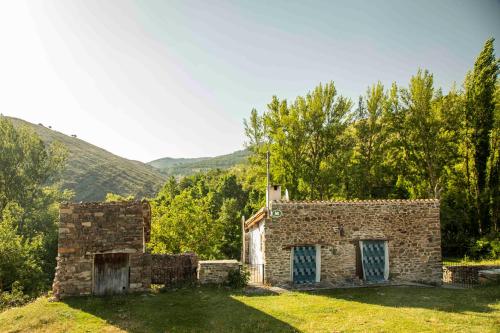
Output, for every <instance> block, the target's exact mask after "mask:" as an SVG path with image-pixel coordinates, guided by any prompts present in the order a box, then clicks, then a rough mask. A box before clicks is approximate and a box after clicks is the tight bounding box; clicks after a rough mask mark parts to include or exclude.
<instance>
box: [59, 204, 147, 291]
mask: <svg viewBox="0 0 500 333" xmlns="http://www.w3.org/2000/svg"><path fill="white" fill-rule="evenodd" d="M150 216H151V211H150V207H149V203H148V202H146V201H144V202H139V201H128V202H111V203H83V204H68V203H63V204H61V206H60V223H59V245H58V256H57V268H56V275H55V278H54V283H53V292H54V296H55V297H56V298H60V297H64V296H72V295H89V294H92V291H93V264H94V255H96V254H106V253H127V254H128V259H129V261H128V262H129V267H130V278H129V289H128V290H130V291H140V290H145V289H148V288H149V286H150V284H151V257H150V255H149V254H146V253H144V252H145V251H144V250H145V243H146V240H148V239H149V233H150V223H151V221H150Z"/></svg>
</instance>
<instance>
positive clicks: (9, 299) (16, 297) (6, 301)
mask: <svg viewBox="0 0 500 333" xmlns="http://www.w3.org/2000/svg"><path fill="white" fill-rule="evenodd" d="M30 299H31V298H30V297H29V296H28V295H25V294H24V293H23V288H22V286H21V283H20V282H19V281H16V282H14V283H13V284H12V290H11V291H4V292H1V293H0V310H4V309H6V308H10V307H13V306H20V305H23V304H25V303H27V302H28V301H29V300H30Z"/></svg>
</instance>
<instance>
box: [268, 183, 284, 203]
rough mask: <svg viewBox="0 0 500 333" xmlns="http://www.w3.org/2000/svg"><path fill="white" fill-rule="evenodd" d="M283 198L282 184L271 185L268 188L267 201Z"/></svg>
mask: <svg viewBox="0 0 500 333" xmlns="http://www.w3.org/2000/svg"><path fill="white" fill-rule="evenodd" d="M278 200H281V185H271V186H269V187H268V189H267V202H271V201H278Z"/></svg>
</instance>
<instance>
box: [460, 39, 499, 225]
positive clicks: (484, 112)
mask: <svg viewBox="0 0 500 333" xmlns="http://www.w3.org/2000/svg"><path fill="white" fill-rule="evenodd" d="M493 42H494V39H493V38H490V39H488V40H487V41H486V43H485V44H484V47H483V50H482V51H481V53H480V54H479V56H478V57H477V59H476V62H475V64H474V69H473V70H472V72H470V73H469V74H468V75H467V77H466V80H465V99H466V126H467V127H468V128H469V131H468V132H469V134H470V141H471V146H472V147H471V148H472V154H473V157H472V158H473V162H474V163H473V172H474V175H475V192H476V193H475V201H476V202H475V204H476V211H477V215H476V218H477V221H478V222H479V230H478V231H479V233H480V234H486V233H488V232H489V231H490V228H491V223H490V222H491V219H490V205H491V203H490V199H491V194H490V193H491V188H490V186H489V184H488V182H489V179H488V178H489V177H490V176H491V175H490V172H489V170H488V160H490V159H491V156H492V155H493V154H494V152H492V145H491V136H492V133H493V128H494V120H495V119H494V114H495V89H496V83H497V76H498V59H496V58H495V54H494V48H493ZM497 185H498V184H497Z"/></svg>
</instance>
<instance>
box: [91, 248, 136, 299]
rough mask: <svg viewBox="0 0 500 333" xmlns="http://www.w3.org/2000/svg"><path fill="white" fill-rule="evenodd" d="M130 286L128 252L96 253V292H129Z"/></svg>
mask: <svg viewBox="0 0 500 333" xmlns="http://www.w3.org/2000/svg"><path fill="white" fill-rule="evenodd" d="M128 288H129V260H128V254H126V253H106V254H96V255H95V257H94V294H95V295H109V294H121V293H125V292H127V291H128Z"/></svg>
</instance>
